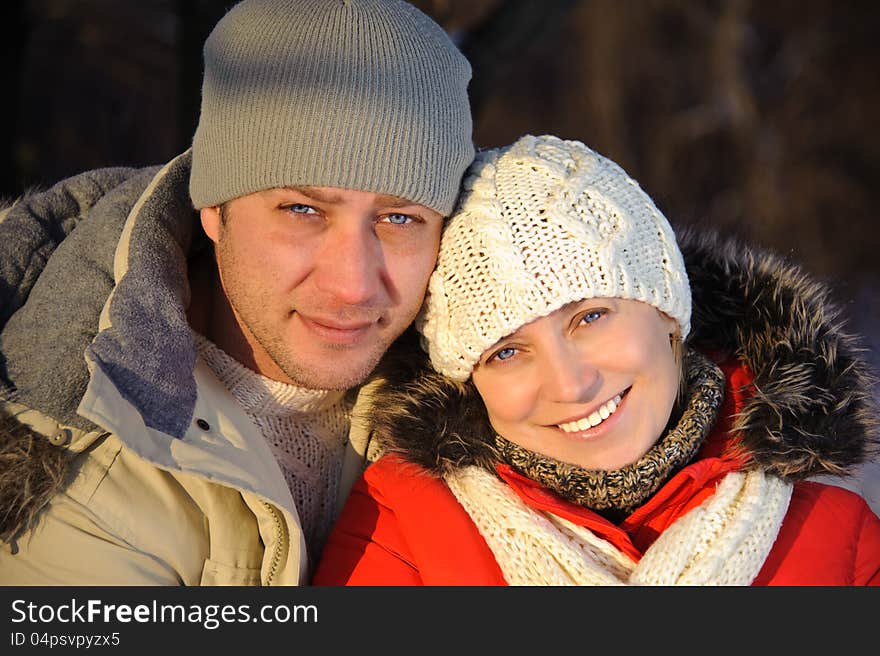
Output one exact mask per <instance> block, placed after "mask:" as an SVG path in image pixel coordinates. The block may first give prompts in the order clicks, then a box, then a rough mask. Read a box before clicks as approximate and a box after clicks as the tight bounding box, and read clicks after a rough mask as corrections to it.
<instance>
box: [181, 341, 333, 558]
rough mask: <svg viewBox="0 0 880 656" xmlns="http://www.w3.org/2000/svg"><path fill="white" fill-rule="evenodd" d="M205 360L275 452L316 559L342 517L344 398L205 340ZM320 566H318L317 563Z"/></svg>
mask: <svg viewBox="0 0 880 656" xmlns="http://www.w3.org/2000/svg"><path fill="white" fill-rule="evenodd" d="M196 343H197V346H198V350H199V354H200V355H201V356H202V358H204V360H205V362H207V364H208V366H209V367H210V368H211V370H212V371H214V373H215V374H216V375H217V377H218V378H219V379H220V381H221V382H222V383H223V384H224V385H225V386H226V388H227V389H228V390H229V391H230V393H231V394H232V396H233V397H235V399H236V400H237V401H238V402H239V403H240V404H241V406H242V408H243V409H244V411H245V413H246V414H247V415H248V417H250V418H251V419H252V420H253V421H254V423H255V424H256V425H257V427H258V428H259V429H260V431H261V432H262V434H263V437H265V438H266V442H267V443H268V444H269V447H270V448H271V449H272V453H273V454H274V455H275V458H276V460H277V461H278V464H279V465H280V467H281V471H282V473H283V474H284V479H285V480H286V481H287V485H288V487H289V488H290V492H291V494H292V496H293V499H294V501H295V502H296V509H297V512H298V513H299V518H300V522H301V524H302V528H303V532H304V534H305V536H306V544H307V545H308V548H309V556H310V558H312V559H316V558H317V556H318V555H319V554H320V552H321V549H322V548H323V545H324V541H325V540H326V538H327V535H328V534H329V532H330V528H331V526H332V524H333V521H334V519H335V514H336V497H337V491H338V486H339V477H340V475H341V471H342V458H343V454H344V452H345V441H346V439H347V436H348V427H349V412H350V408H349V407H348V406H347V405H346V403H345V401H344V393H343V392H339V391H329V390H312V389H305V388H302V387H297V386H296V385H289V384H286V383H281V382H278V381H275V380H272V379H270V378H266V377H265V376H261V375H260V374H258V373H256V372H254V371H251V370H250V369H248V368H247V367H245V366H244V365H242V364H241V363H240V362H238V361H237V360H235V359H234V358H232V357H230V356H229V355H228V354H226V353H225V352H224V351H222V350H220V349H219V348H218V347H217V346H216V345H215V344H213V343H212V342H211V341H209V340H208V339H206V338H205V337H203V336H201V335H198V334H197V335H196ZM312 562H315V560H312Z"/></svg>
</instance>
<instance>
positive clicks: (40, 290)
mask: <svg viewBox="0 0 880 656" xmlns="http://www.w3.org/2000/svg"><path fill="white" fill-rule="evenodd" d="M188 172H189V156H188V154H184V155H182V156H181V157H179V158H177V159H175V160H174V161H172V162H171V163H169V164H168V165H167V166H165V167H164V168H162V169H158V168H153V169H149V170H136V169H107V170H104V171H97V172H91V173H90V174H88V175H85V174H84V175H83V176H79V177H78V178H73V179H70V180H68V181H64V182H63V183H59V185H58V186H56V187H55V188H53V189H50V190H48V191H46V192H44V193H43V194H41V195H38V196H35V197H34V198H30V199H24V200H23V201H22V202H20V203H18V204H17V205H16V206H15V207H13V208H12V210H11V211H9V212H8V213H7V215H6V218H5V220H3V221H2V222H0V283H2V284H0V328H2V332H0V355H2V358H0V383H3V385H4V388H5V392H3V396H5V397H6V399H7V401H5V402H2V403H0V411H2V414H4V415H5V416H4V417H2V422H0V432H2V435H0V486H2V489H0V499H2V506H0V520H2V523H0V535H2V536H4V537H5V541H4V542H3V543H0V585H32V584H35V585H65V584H76V585H149V584H167V585H181V584H182V585H296V584H303V583H306V582H307V577H308V572H309V569H310V567H311V566H312V565H313V564H310V563H308V562H307V559H306V549H305V544H304V541H303V535H302V531H301V529H300V525H299V520H298V517H297V511H296V508H295V506H294V502H293V499H292V497H291V494H290V492H289V490H288V488H287V485H286V483H285V481H284V478H283V476H282V474H281V470H280V468H279V466H278V465H277V463H276V461H275V459H274V457H273V455H272V454H271V452H270V450H269V447H268V446H267V444H266V443H265V441H264V439H263V437H262V436H261V434H260V432H259V430H258V429H257V427H256V426H255V425H254V424H253V422H252V421H251V420H250V419H249V418H248V417H247V416H246V415H245V414H244V412H243V411H242V410H241V409H240V406H239V405H238V404H237V403H236V401H235V400H234V399H233V398H232V396H231V395H230V394H229V392H228V391H227V390H226V389H225V388H224V387H223V385H221V384H220V382H219V381H218V380H217V378H216V377H215V376H214V374H213V372H212V371H211V370H210V369H209V368H208V367H207V366H206V365H205V363H204V362H202V361H201V359H199V358H198V357H197V355H196V350H195V346H194V342H193V339H192V334H191V332H190V330H189V327H188V325H187V324H186V319H185V315H184V312H185V307H186V305H187V304H188V302H189V298H188V294H189V288H188V285H187V284H186V278H185V277H186V266H185V262H186V257H187V255H188V254H189V253H190V252H191V249H192V247H193V246H192V244H193V243H194V242H195V241H196V239H197V238H198V234H197V231H196V229H195V228H194V227H193V226H194V225H195V221H194V217H195V214H194V212H193V211H192V208H191V206H190V205H189V197H188V194H187V193H186V181H187V179H188ZM33 217H38V218H40V219H41V220H40V221H34V219H33ZM50 221H54V222H55V223H54V224H51V223H50ZM35 225H36V228H35ZM47 225H49V226H52V227H50V228H46V226H47ZM53 230H54V231H56V232H62V235H61V236H62V239H57V235H55V234H53ZM35 231H36V232H35ZM39 231H43V232H39ZM56 240H57V241H56ZM47 244H48V246H47ZM83 389H84V390H85V393H84V394H83V393H82V390H83ZM355 432H356V431H355ZM354 440H355V442H356V443H358V442H359V441H360V438H358V437H357V436H356V437H355V438H354ZM59 450H60V451H59ZM60 452H63V453H64V454H66V455H67V456H69V457H64V458H59V457H58V454H59V453H60ZM362 452H363V447H361V449H360V453H359V452H358V449H355V448H353V447H352V446H351V445H349V447H348V452H347V456H346V458H347V460H346V463H345V464H344V471H345V475H344V480H343V481H342V482H341V485H340V488H341V497H342V498H344V496H345V495H346V494H347V492H348V490H349V489H350V488H351V485H352V483H353V482H354V480H355V478H356V477H357V476H358V475H359V474H360V472H361V470H362V466H363V457H362ZM47 472H48V474H47ZM342 498H341V499H340V504H341V502H342Z"/></svg>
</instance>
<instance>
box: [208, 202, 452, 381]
mask: <svg viewBox="0 0 880 656" xmlns="http://www.w3.org/2000/svg"><path fill="white" fill-rule="evenodd" d="M201 219H202V225H203V227H204V229H205V232H206V233H207V234H208V236H209V237H210V238H211V239H212V240H213V241H214V243H215V246H216V248H215V251H216V258H217V267H218V270H219V274H220V282H221V285H222V289H223V292H224V294H225V296H226V298H227V299H228V301H229V305H230V306H231V309H232V313H233V315H234V319H235V324H237V326H233V327H234V328H237V329H239V330H240V331H241V336H240V339H239V340H238V343H237V344H236V343H234V342H235V340H231V341H232V342H233V343H232V344H231V345H230V340H229V339H226V340H222V341H223V343H222V344H221V346H223V347H224V348H226V349H227V350H228V351H232V352H230V355H232V356H233V357H236V359H238V360H240V361H241V362H243V363H244V364H246V365H248V366H250V367H252V368H253V369H255V370H256V371H258V372H259V373H261V374H263V375H265V376H267V377H269V378H273V379H275V380H281V381H283V382H291V383H295V384H297V385H300V386H304V387H308V388H312V389H347V388H350V387H353V386H355V385H357V384H358V383H360V382H362V381H363V380H364V379H365V378H366V376H367V375H368V374H369V373H370V372H371V371H372V370H373V368H374V367H375V366H376V363H377V362H378V361H379V359H380V358H381V356H382V354H383V353H384V352H385V350H386V349H387V348H388V346H389V345H390V344H391V342H393V341H394V339H396V338H397V337H398V336H399V335H400V334H401V333H402V332H403V331H404V329H406V327H407V326H408V325H409V324H410V323H411V322H412V321H413V319H414V318H415V315H416V313H417V312H418V310H419V307H420V306H421V303H422V299H423V297H424V295H425V289H426V287H427V283H428V278H429V276H430V274H431V271H432V270H433V268H434V264H435V261H436V258H437V250H438V247H439V242H440V232H441V229H442V226H443V217H442V216H441V215H440V214H439V213H438V212H436V211H434V210H432V209H430V208H428V207H425V206H423V205H418V204H414V203H411V202H409V201H407V200H404V199H401V198H397V197H394V196H384V195H380V194H374V193H369V192H363V191H353V190H349V189H337V188H332V187H297V188H281V189H270V190H266V191H260V192H256V193H253V194H248V195H246V196H242V197H240V198H236V199H234V200H232V201H230V202H228V203H226V204H225V205H224V206H223V208H222V210H221V208H219V207H211V208H205V209H203V210H201ZM213 328H214V330H213V331H212V332H216V326H215V327H213ZM215 341H221V340H215Z"/></svg>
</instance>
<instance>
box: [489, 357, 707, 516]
mask: <svg viewBox="0 0 880 656" xmlns="http://www.w3.org/2000/svg"><path fill="white" fill-rule="evenodd" d="M685 376H686V383H687V405H686V406H685V408H684V410H683V412H682V413H681V418H680V419H679V421H678V423H677V424H676V425H675V426H674V427H672V428H671V429H670V430H668V431H667V433H666V435H664V436H663V437H662V438H661V439H659V440H658V441H657V442H656V443H655V444H654V446H653V447H651V449H650V450H649V451H648V452H647V453H646V454H645V455H643V456H642V457H641V458H640V459H639V460H637V461H636V462H634V463H632V464H629V465H627V466H626V467H622V468H621V469H615V470H612V471H604V470H590V469H583V468H582V467H578V466H577V465H572V464H569V463H565V462H560V461H559V460H554V459H553V458H549V457H547V456H543V455H540V454H537V453H534V452H532V451H529V450H527V449H524V448H522V447H520V446H518V445H516V444H514V443H513V442H510V441H508V440H506V439H504V438H503V437H501V436H500V435H496V436H495V444H496V446H497V447H498V451H499V454H500V456H501V458H502V460H503V461H504V462H506V463H508V464H509V465H510V466H512V467H513V468H514V469H516V470H517V471H519V472H520V473H522V474H524V475H525V476H527V477H529V478H530V479H532V480H533V481H536V482H538V483H541V484H542V485H544V486H545V487H547V488H548V489H550V490H552V491H554V492H556V493H557V494H559V495H560V496H562V497H563V498H565V499H567V500H569V501H571V502H573V503H576V504H578V505H580V506H585V507H587V508H591V509H592V510H596V511H600V512H601V513H602V514H603V515H606V516H607V517H609V518H613V519H614V520H617V519H622V518H623V517H625V516H626V515H628V514H629V513H630V512H632V511H633V510H634V509H635V508H637V507H638V506H640V505H641V504H642V503H644V502H645V501H646V500H647V499H648V498H649V497H650V496H651V495H652V494H654V492H656V491H657V490H658V489H659V488H660V486H661V485H662V484H663V483H665V482H666V481H668V480H669V479H670V478H671V477H672V475H673V474H675V473H676V472H677V471H678V470H680V469H681V468H682V467H683V466H685V465H686V464H687V463H689V462H690V461H691V459H692V458H693V457H694V455H695V454H696V453H697V450H698V449H699V447H700V445H701V444H702V443H703V441H704V440H705V439H706V436H707V435H708V434H709V431H710V430H711V428H712V426H713V425H714V424H715V420H716V418H717V416H718V410H719V408H720V407H721V402H722V400H723V398H724V374H723V373H722V371H721V369H719V368H718V367H717V366H716V365H715V364H714V363H713V362H712V361H710V360H709V359H707V358H706V357H705V356H703V355H701V354H700V353H698V352H697V351H694V350H690V351H689V352H688V353H687V354H686V355H685Z"/></svg>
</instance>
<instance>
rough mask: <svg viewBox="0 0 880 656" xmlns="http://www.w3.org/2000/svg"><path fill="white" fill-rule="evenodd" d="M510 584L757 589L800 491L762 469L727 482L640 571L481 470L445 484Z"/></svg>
mask: <svg viewBox="0 0 880 656" xmlns="http://www.w3.org/2000/svg"><path fill="white" fill-rule="evenodd" d="M445 480H446V483H447V485H448V486H449V488H450V489H451V490H452V492H453V494H455V497H456V498H457V499H458V501H459V503H461V505H462V506H463V507H464V508H465V510H466V511H467V512H468V514H469V515H470V516H471V519H473V521H474V523H475V524H476V526H477V528H478V529H479V531H480V534H481V535H482V536H483V538H484V539H485V540H486V542H487V544H488V545H489V548H490V549H491V550H492V552H493V554H494V555H495V559H496V560H497V562H498V565H499V567H501V571H502V572H503V573H504V578H505V579H506V580H507V582H508V583H509V584H510V585H749V584H750V583H751V582H752V581H753V580H754V578H755V577H756V576H757V575H758V573H759V572H760V571H761V567H762V565H763V564H764V560H765V559H766V558H767V554H769V553H770V549H771V547H772V546H773V543H774V541H775V540H776V536H777V534H778V533H779V528H780V526H781V525H782V520H783V518H784V517H785V512H786V510H787V509H788V503H789V501H790V499H791V492H792V485H791V484H790V483H786V482H784V481H782V480H781V479H779V478H777V477H774V476H771V475H767V474H764V473H763V472H760V471H753V472H750V473H747V474H746V473H742V472H734V473H731V474H728V475H727V476H726V477H725V478H724V479H723V481H722V482H721V483H720V484H719V486H718V488H717V490H716V492H715V494H714V495H713V496H712V497H710V498H709V499H707V500H706V501H705V502H703V504H702V505H700V506H698V507H697V508H694V509H693V510H692V511H690V512H689V513H687V514H686V515H684V516H682V517H680V518H679V519H678V520H677V521H676V522H674V523H673V524H672V525H671V526H670V527H669V528H668V529H666V530H665V531H664V532H663V533H662V535H660V537H659V538H658V539H657V540H656V541H655V542H654V543H653V544H652V545H651V547H649V548H648V550H647V551H646V552H645V554H644V556H643V557H642V559H641V560H640V561H639V562H638V563H635V562H633V561H632V559H631V558H629V557H628V556H627V555H625V554H623V553H622V552H620V551H619V550H618V549H617V548H616V547H614V546H613V545H612V544H611V543H609V542H607V541H605V540H602V539H600V538H598V537H597V536H596V535H595V534H594V533H592V532H591V531H589V530H588V529H586V528H583V527H581V526H578V525H576V524H574V523H572V522H570V521H568V520H565V519H563V518H561V517H557V516H555V515H553V514H552V513H546V512H540V511H536V510H533V509H532V508H530V507H529V506H527V505H526V504H525V503H524V502H523V501H522V500H521V499H520V498H519V497H518V496H517V495H516V493H515V492H514V491H513V490H511V489H510V487H509V486H507V485H506V484H505V483H504V482H502V481H500V480H499V479H498V478H497V477H496V476H494V475H493V474H491V473H489V472H487V471H485V470H484V469H482V468H480V467H476V466H470V467H466V468H463V469H461V470H458V471H456V472H454V473H452V474H448V475H447V476H445Z"/></svg>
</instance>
